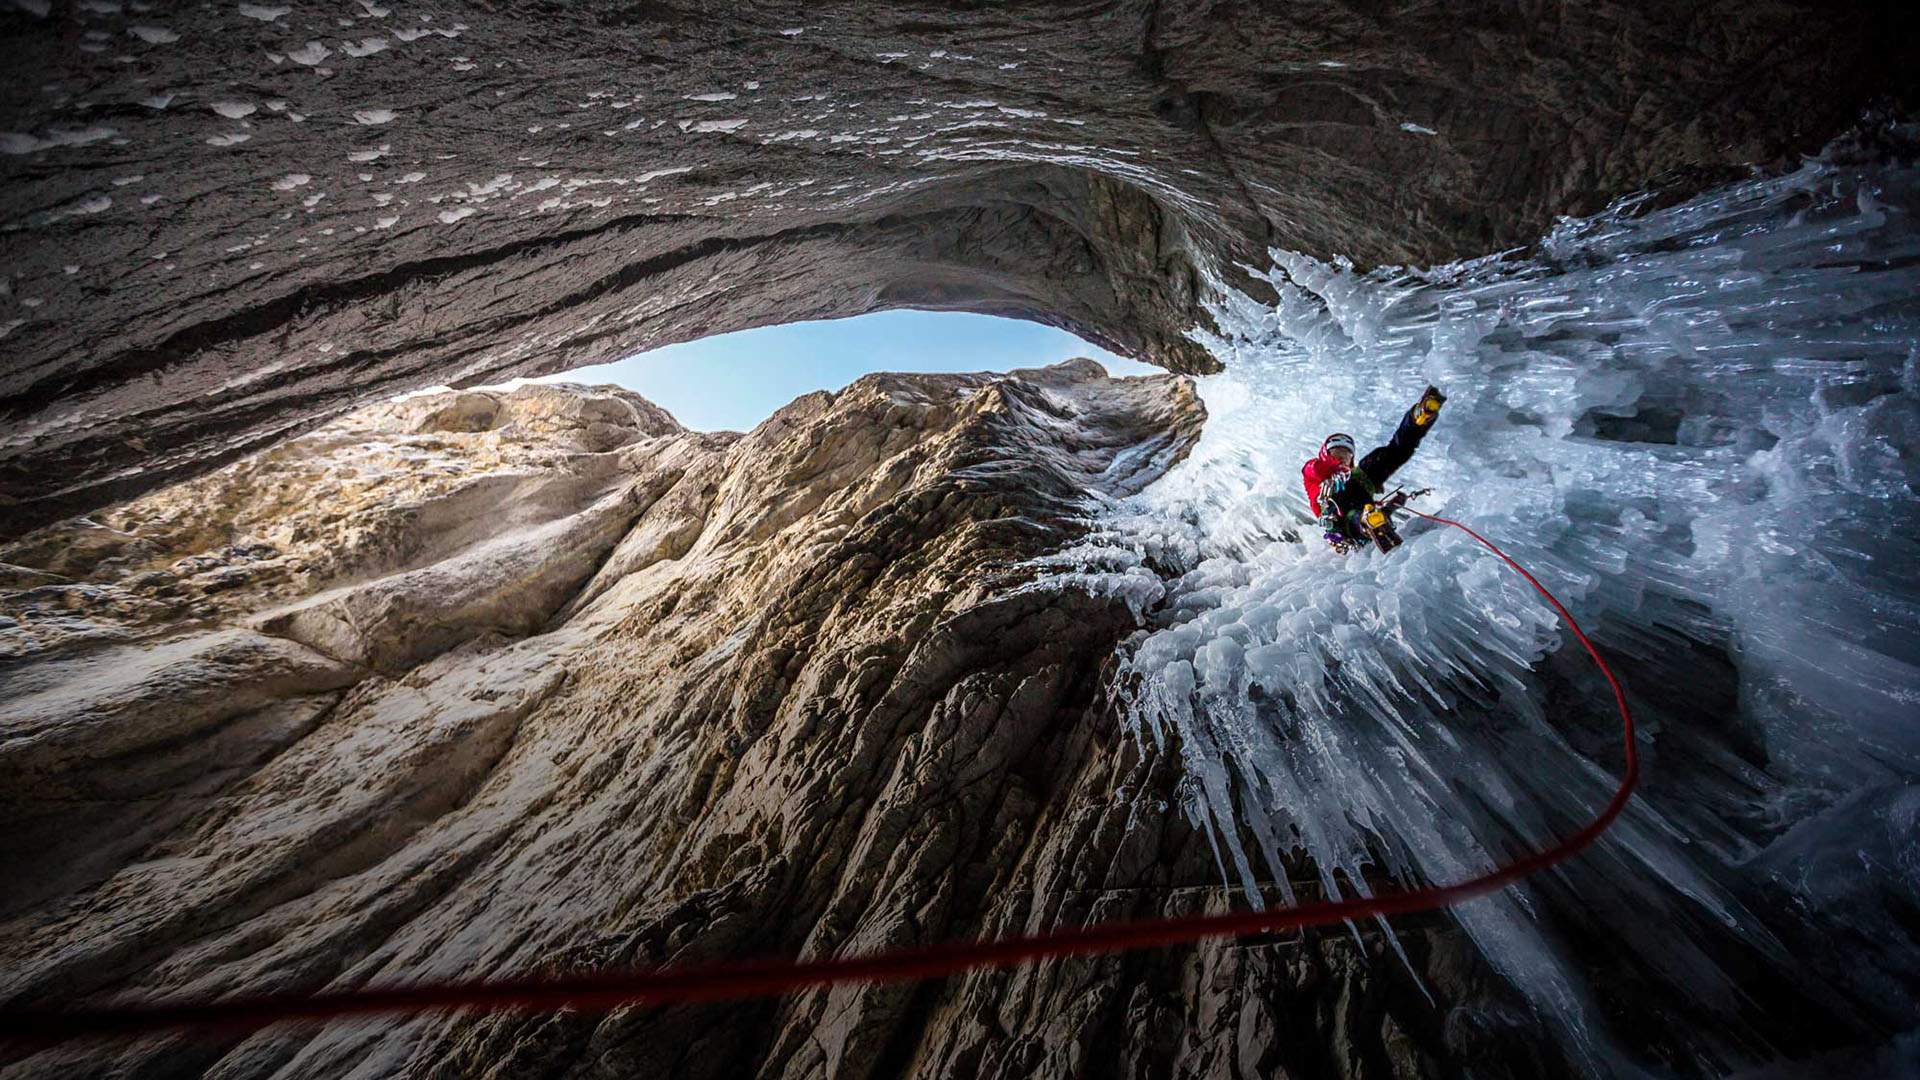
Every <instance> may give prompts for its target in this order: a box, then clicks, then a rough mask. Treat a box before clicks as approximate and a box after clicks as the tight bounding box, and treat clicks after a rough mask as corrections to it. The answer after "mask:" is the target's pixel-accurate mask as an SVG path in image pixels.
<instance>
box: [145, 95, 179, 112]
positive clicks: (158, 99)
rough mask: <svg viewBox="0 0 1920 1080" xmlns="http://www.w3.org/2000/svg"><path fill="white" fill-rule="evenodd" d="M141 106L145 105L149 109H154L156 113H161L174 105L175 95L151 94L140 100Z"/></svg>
mask: <svg viewBox="0 0 1920 1080" xmlns="http://www.w3.org/2000/svg"><path fill="white" fill-rule="evenodd" d="M140 104H142V105H145V106H146V107H147V108H149V109H152V110H153V111H155V112H159V111H160V110H161V109H164V108H166V107H167V106H169V105H171V104H173V95H172V94H149V95H148V96H146V97H143V98H141V99H140Z"/></svg>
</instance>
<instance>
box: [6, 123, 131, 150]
mask: <svg viewBox="0 0 1920 1080" xmlns="http://www.w3.org/2000/svg"><path fill="white" fill-rule="evenodd" d="M118 134H119V132H118V131H115V130H114V129H112V128H110V127H97V126H96V127H87V128H49V129H47V133H46V134H45V135H43V136H40V137H39V138H35V137H33V136H32V135H26V134H21V133H18V132H12V131H6V132H0V154H32V153H36V152H38V151H41V150H51V149H53V148H54V147H56V146H85V145H87V144H88V143H94V142H99V141H100V140H102V139H111V138H113V137H114V136H115V135H118Z"/></svg>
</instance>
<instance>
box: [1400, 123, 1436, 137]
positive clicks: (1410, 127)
mask: <svg viewBox="0 0 1920 1080" xmlns="http://www.w3.org/2000/svg"><path fill="white" fill-rule="evenodd" d="M1400 130H1401V131H1411V132H1413V133H1414V134H1415V135H1438V134H1440V133H1439V132H1437V131H1435V130H1433V129H1432V128H1430V127H1421V126H1420V125H1419V124H1414V123H1406V124H1401V125H1400Z"/></svg>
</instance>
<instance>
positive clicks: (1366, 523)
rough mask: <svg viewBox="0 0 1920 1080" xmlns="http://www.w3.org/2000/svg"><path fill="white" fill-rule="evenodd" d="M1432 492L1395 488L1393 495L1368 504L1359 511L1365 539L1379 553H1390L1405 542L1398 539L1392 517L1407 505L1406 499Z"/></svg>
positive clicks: (1423, 489)
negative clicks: (1378, 550) (1371, 543)
mask: <svg viewBox="0 0 1920 1080" xmlns="http://www.w3.org/2000/svg"><path fill="white" fill-rule="evenodd" d="M1431 491H1433V489H1432V488H1421V489H1420V490H1418V491H1403V490H1401V489H1399V488H1395V489H1394V490H1393V493H1392V494H1390V495H1388V496H1387V497H1386V498H1384V499H1381V500H1380V501H1379V502H1370V503H1368V504H1367V505H1366V507H1365V508H1364V509H1362V510H1361V511H1360V527H1361V528H1362V529H1364V530H1366V534H1367V539H1369V540H1372V541H1373V544H1374V546H1375V547H1377V548H1379V549H1380V550H1381V551H1392V550H1393V549H1394V548H1397V547H1399V546H1400V545H1401V544H1402V543H1405V541H1403V540H1401V539H1400V530H1398V529H1396V528H1394V527H1393V515H1394V513H1395V512H1396V511H1398V510H1399V509H1400V508H1401V507H1403V506H1405V505H1407V500H1408V499H1417V498H1419V497H1420V496H1422V495H1426V494H1428V493H1429V492H1431Z"/></svg>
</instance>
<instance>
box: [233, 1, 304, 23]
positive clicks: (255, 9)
mask: <svg viewBox="0 0 1920 1080" xmlns="http://www.w3.org/2000/svg"><path fill="white" fill-rule="evenodd" d="M292 10H293V9H292V8H289V7H269V6H267V5H266V4H241V5H240V14H242V15H245V16H246V17H247V18H249V19H259V20H260V21H261V22H272V21H273V20H275V19H277V18H279V17H280V16H282V15H285V14H286V13H287V12H289V11H292Z"/></svg>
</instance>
